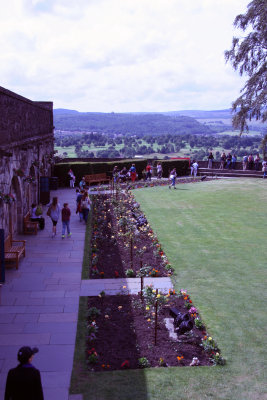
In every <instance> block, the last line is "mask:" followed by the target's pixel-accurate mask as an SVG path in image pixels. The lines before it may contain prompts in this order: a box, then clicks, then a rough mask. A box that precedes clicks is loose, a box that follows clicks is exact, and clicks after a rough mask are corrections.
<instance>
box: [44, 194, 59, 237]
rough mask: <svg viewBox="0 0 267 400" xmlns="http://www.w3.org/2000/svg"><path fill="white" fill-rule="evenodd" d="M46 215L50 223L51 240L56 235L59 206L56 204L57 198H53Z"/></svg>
mask: <svg viewBox="0 0 267 400" xmlns="http://www.w3.org/2000/svg"><path fill="white" fill-rule="evenodd" d="M47 215H48V216H49V217H50V218H51V221H52V238H54V237H55V236H56V234H57V222H58V219H59V216H60V204H58V199H57V197H53V200H52V204H51V205H50V206H49V208H48V210H47Z"/></svg>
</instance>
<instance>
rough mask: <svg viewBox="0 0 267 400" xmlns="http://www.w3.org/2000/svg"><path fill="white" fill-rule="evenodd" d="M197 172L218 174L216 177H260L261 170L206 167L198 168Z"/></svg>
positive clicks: (210, 174) (208, 174) (211, 174)
mask: <svg viewBox="0 0 267 400" xmlns="http://www.w3.org/2000/svg"><path fill="white" fill-rule="evenodd" d="M198 174H199V175H200V176H203V175H207V176H218V177H222V176H224V177H229V178H230V177H235V178H262V177H263V172H262V171H253V170H245V171H243V170H234V169H208V168H199V170H198Z"/></svg>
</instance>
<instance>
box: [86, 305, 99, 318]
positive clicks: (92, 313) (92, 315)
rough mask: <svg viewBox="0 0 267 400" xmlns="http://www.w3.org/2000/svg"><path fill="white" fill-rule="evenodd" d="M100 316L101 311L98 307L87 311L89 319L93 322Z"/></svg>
mask: <svg viewBox="0 0 267 400" xmlns="http://www.w3.org/2000/svg"><path fill="white" fill-rule="evenodd" d="M99 315H101V311H100V310H99V309H98V308H96V307H91V308H89V310H88V311H87V317H88V318H90V319H92V320H93V319H95V318H96V317H98V316H99Z"/></svg>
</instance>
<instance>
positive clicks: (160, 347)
mask: <svg viewBox="0 0 267 400" xmlns="http://www.w3.org/2000/svg"><path fill="white" fill-rule="evenodd" d="M168 298H169V301H168V303H167V304H166V305H164V306H163V307H162V309H161V310H160V312H159V313H158V324H157V327H158V329H157V342H156V345H155V320H154V316H153V314H152V312H154V311H155V309H154V307H152V308H151V309H150V310H149V311H147V310H146V305H145V304H144V303H142V301H141V298H140V296H137V295H136V296H130V295H119V296H106V297H103V298H100V297H89V298H88V308H90V307H97V308H98V309H99V310H100V311H101V315H100V316H98V317H96V318H95V319H94V320H95V323H96V325H97V327H98V331H97V332H96V338H95V339H93V340H91V339H88V340H87V360H88V358H90V355H91V354H93V353H94V355H95V356H96V363H90V362H89V361H88V368H89V369H90V370H94V371H103V370H109V371H110V370H119V369H125V368H130V369H136V368H140V366H139V363H138V359H139V358H141V357H146V358H147V360H148V361H149V364H150V366H151V367H160V366H161V367H164V366H165V367H167V366H189V365H190V363H191V362H192V359H193V357H197V358H198V360H199V365H211V364H212V363H211V361H210V359H209V355H208V354H207V353H206V352H205V351H204V350H203V348H202V347H201V346H200V344H201V342H202V338H203V337H204V336H205V334H206V332H205V329H204V327H202V329H201V330H200V329H197V328H196V327H194V328H193V330H192V331H191V332H190V333H187V334H184V335H178V338H177V339H172V338H170V336H169V331H168V330H167V328H166V326H165V323H164V318H171V317H170V307H173V306H175V307H176V308H177V309H179V311H180V312H182V313H185V312H186V311H188V310H187V309H186V308H185V306H184V304H185V302H184V299H183V297H178V296H177V295H170V296H169V297H168ZM148 319H150V321H148ZM171 321H173V318H172V319H171ZM91 322H92V319H90V318H88V324H90V323H91ZM177 357H179V358H180V359H178V358H177ZM160 359H162V360H161V361H160ZM123 363H124V364H123Z"/></svg>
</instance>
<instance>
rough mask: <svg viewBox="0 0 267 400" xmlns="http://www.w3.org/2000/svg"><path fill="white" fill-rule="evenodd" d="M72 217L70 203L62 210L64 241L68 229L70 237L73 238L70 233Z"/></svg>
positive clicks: (64, 205) (65, 204)
mask: <svg viewBox="0 0 267 400" xmlns="http://www.w3.org/2000/svg"><path fill="white" fill-rule="evenodd" d="M70 216H71V212H70V209H69V205H68V203H64V204H63V208H62V210H61V218H62V239H65V230H66V228H67V233H68V237H71V231H70Z"/></svg>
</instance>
